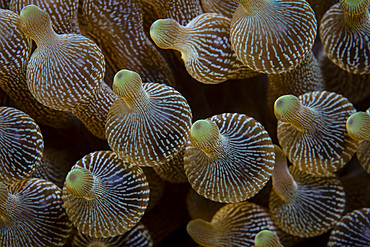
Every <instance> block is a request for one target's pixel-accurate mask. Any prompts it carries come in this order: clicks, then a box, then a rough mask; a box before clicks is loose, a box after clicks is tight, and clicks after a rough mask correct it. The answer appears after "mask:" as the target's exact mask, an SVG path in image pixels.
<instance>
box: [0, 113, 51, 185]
mask: <svg viewBox="0 0 370 247" xmlns="http://www.w3.org/2000/svg"><path fill="white" fill-rule="evenodd" d="M43 150H44V139H43V136H42V134H41V130H40V127H39V126H38V125H37V123H36V122H35V120H33V119H32V118H31V117H30V116H29V115H28V114H26V113H24V112H22V111H20V110H18V109H15V108H12V107H7V106H3V107H0V164H1V165H0V181H1V182H3V183H5V184H12V183H14V182H17V181H20V180H23V179H26V178H28V177H30V176H31V173H32V172H33V171H34V170H35V167H36V166H38V165H39V164H40V162H41V158H42V152H43Z"/></svg>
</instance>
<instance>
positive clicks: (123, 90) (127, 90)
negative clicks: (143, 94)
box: [112, 69, 142, 98]
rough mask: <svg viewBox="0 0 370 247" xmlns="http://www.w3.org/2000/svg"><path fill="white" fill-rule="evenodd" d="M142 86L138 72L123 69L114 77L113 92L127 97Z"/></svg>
mask: <svg viewBox="0 0 370 247" xmlns="http://www.w3.org/2000/svg"><path fill="white" fill-rule="evenodd" d="M141 87H142V80H141V77H140V75H139V74H138V73H136V72H134V71H131V70H128V69H122V70H120V71H118V72H117V73H116V74H115V76H114V78H113V86H112V88H113V92H114V93H115V94H117V95H118V96H120V97H123V98H126V97H128V95H130V94H131V93H132V92H137V91H138V90H140V88H141Z"/></svg>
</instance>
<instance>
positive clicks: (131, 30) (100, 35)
mask: <svg viewBox="0 0 370 247" xmlns="http://www.w3.org/2000/svg"><path fill="white" fill-rule="evenodd" d="M139 2H140V1H137V0H129V1H128V0H126V1H111V0H100V1H96V0H86V1H83V4H82V5H81V8H80V14H79V16H78V21H79V25H80V27H81V32H82V34H83V35H85V36H87V37H89V38H91V39H92V40H94V41H95V42H96V43H97V44H98V45H99V46H100V47H101V49H102V52H103V54H104V56H105V59H106V61H107V72H106V82H107V83H111V82H112V81H113V78H114V75H115V74H116V73H117V72H118V71H119V70H121V69H128V70H134V71H136V72H137V73H139V74H140V76H141V77H142V78H143V80H144V81H150V82H158V83H164V84H166V85H173V83H174V76H173V72H172V70H171V68H170V66H169V64H168V63H167V61H166V59H165V58H164V56H162V54H161V53H160V52H159V51H158V50H157V49H156V47H155V45H154V44H153V43H152V42H151V40H150V39H149V38H148V37H147V35H146V33H145V32H144V29H143V14H142V10H141V8H140V3H139ZM103 6H104V7H103ZM97 16H99V18H96V17H97ZM110 85H111V84H110Z"/></svg>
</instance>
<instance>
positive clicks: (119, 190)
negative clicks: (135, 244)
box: [63, 151, 149, 238]
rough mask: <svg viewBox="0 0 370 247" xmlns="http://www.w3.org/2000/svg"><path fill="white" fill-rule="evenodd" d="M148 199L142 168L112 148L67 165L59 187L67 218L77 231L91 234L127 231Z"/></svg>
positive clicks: (146, 183) (138, 217)
mask: <svg viewBox="0 0 370 247" xmlns="http://www.w3.org/2000/svg"><path fill="white" fill-rule="evenodd" d="M148 200H149V186H148V182H147V180H146V177H145V175H144V173H143V170H142V169H141V168H140V167H139V166H136V165H132V164H129V163H127V162H125V161H123V160H121V159H120V158H119V157H118V156H117V155H116V154H115V153H114V152H112V151H96V152H93V153H90V154H88V155H85V156H84V157H83V158H82V159H80V160H79V161H77V163H76V164H75V165H74V166H73V167H72V168H71V171H70V172H69V173H68V175H67V177H66V180H65V183H64V187H63V201H64V204H63V205H64V207H65V209H66V212H67V214H68V216H69V219H70V220H71V222H72V223H73V224H74V225H75V226H76V227H77V229H78V230H79V231H80V232H82V233H83V234H85V235H88V236H91V237H95V238H100V237H114V236H117V235H120V234H124V233H125V232H127V231H129V230H130V229H131V228H133V227H134V226H135V225H136V224H137V223H138V222H139V220H140V219H141V217H142V216H143V214H144V212H145V209H146V207H147V205H148Z"/></svg>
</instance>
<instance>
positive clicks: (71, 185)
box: [65, 168, 94, 197]
mask: <svg viewBox="0 0 370 247" xmlns="http://www.w3.org/2000/svg"><path fill="white" fill-rule="evenodd" d="M93 185H94V178H93V175H92V174H91V172H90V171H89V170H87V169H85V168H76V169H73V170H71V171H70V172H69V173H68V174H67V177H66V181H65V186H66V189H67V192H68V193H69V194H70V195H72V196H73V197H85V196H87V195H88V194H89V193H90V191H91V190H92V188H93Z"/></svg>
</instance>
